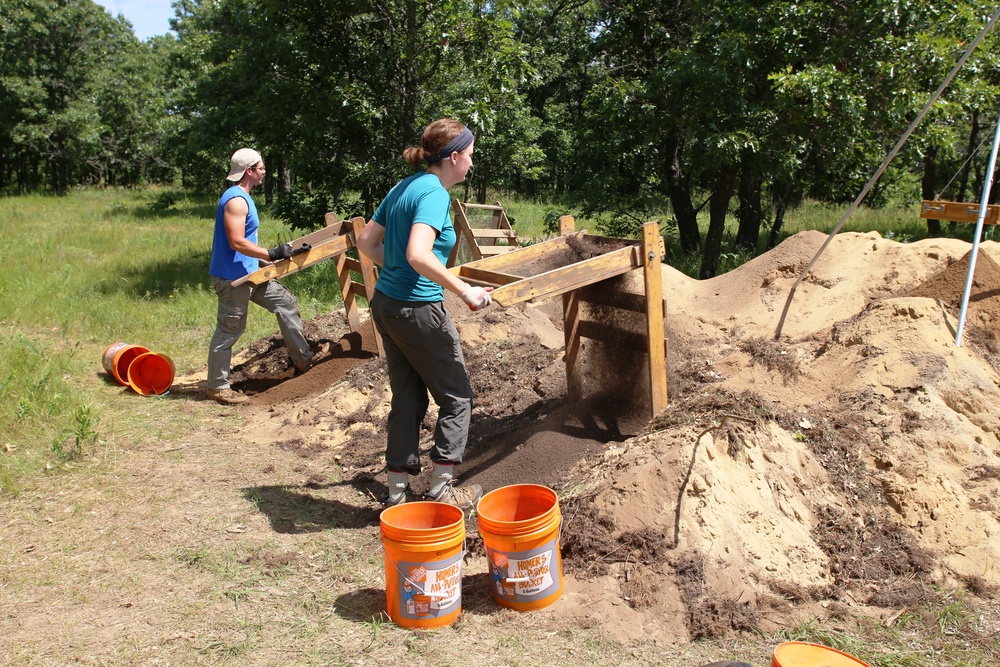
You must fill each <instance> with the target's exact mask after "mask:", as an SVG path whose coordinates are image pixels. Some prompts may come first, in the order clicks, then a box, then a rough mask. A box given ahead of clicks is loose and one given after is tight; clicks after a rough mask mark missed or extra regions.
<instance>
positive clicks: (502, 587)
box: [476, 484, 563, 611]
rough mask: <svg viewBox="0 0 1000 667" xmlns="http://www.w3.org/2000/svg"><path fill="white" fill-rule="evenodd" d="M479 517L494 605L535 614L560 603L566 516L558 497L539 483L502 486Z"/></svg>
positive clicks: (484, 499) (479, 510)
mask: <svg viewBox="0 0 1000 667" xmlns="http://www.w3.org/2000/svg"><path fill="white" fill-rule="evenodd" d="M476 514H477V516H478V521H479V534H480V535H481V536H482V538H483V546H484V547H485V549H486V560H487V562H488V564H489V567H490V581H491V587H492V592H493V599H494V600H495V601H496V603H497V604H498V605H500V606H501V607H507V608H509V609H516V610H517V611H531V610H534V609H542V608H543V607H547V606H549V605H550V604H552V603H553V602H555V601H556V600H558V599H559V596H560V595H562V589H563V577H562V555H561V554H560V552H559V529H560V527H561V525H562V516H561V515H560V513H559V499H558V497H557V496H556V492H555V491H553V490H552V489H550V488H548V487H547V486H540V485H538V484H513V485H511V486H504V487H501V488H499V489H496V490H494V491H490V492H489V493H487V494H486V495H485V496H483V497H482V499H481V500H480V501H479V505H478V507H477V508H476Z"/></svg>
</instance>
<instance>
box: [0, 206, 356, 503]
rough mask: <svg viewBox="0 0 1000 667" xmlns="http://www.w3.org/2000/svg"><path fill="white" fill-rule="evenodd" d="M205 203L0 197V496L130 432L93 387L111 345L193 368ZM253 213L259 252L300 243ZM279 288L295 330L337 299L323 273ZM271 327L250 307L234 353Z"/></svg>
mask: <svg viewBox="0 0 1000 667" xmlns="http://www.w3.org/2000/svg"><path fill="white" fill-rule="evenodd" d="M165 200H166V201H169V202H171V203H170V204H169V205H168V206H162V205H160V206H158V205H157V203H158V202H160V203H162V202H163V201H165ZM215 205H216V198H214V197H202V198H198V197H187V196H184V195H176V194H174V195H173V196H171V197H169V198H164V197H163V192H162V191H157V190H145V191H125V190H79V191H75V192H73V193H71V194H69V195H67V196H65V197H54V196H43V195H34V196H20V197H9V198H0V229H2V231H3V235H4V243H3V244H2V246H0V262H2V265H3V266H4V267H5V268H6V271H4V272H3V273H2V274H0V493H4V492H12V491H16V490H17V489H18V488H19V481H18V480H20V479H22V478H23V477H24V476H25V475H29V474H31V472H32V471H39V470H45V469H46V468H49V469H51V468H52V467H53V466H58V464H60V463H62V462H65V461H67V460H72V459H77V458H80V457H81V456H83V455H84V454H85V453H86V451H87V449H88V448H93V447H95V446H96V445H97V444H98V443H99V442H104V443H107V442H110V441H112V440H114V438H115V436H116V435H117V434H119V433H124V432H127V430H128V429H129V428H134V424H133V423H130V422H129V412H130V411H131V410H130V408H127V407H125V406H124V405H123V403H122V400H121V399H124V400H125V401H131V400H133V397H132V396H129V395H128V394H127V393H125V394H123V393H121V392H120V391H117V390H115V388H114V387H109V386H108V384H107V382H106V381H104V378H103V373H102V370H103V369H102V366H101V358H102V354H103V351H104V349H106V348H107V347H108V346H109V345H111V344H113V343H117V342H127V343H133V344H138V345H142V346H144V347H147V348H149V349H151V350H154V351H156V352H159V353H162V354H166V355H167V356H169V357H170V358H171V359H172V360H173V361H174V364H175V366H176V367H177V371H178V373H179V374H185V373H190V372H193V371H196V370H198V369H201V368H204V365H205V358H206V355H207V346H208V340H209V338H210V337H211V333H212V331H213V329H214V326H215V311H216V297H215V293H214V291H213V290H212V289H211V285H210V280H209V277H208V273H207V271H208V260H209V253H210V249H211V243H212V227H213V224H214V217H215ZM261 208H262V216H261V218H262V221H261V239H260V240H261V243H262V244H263V245H274V244H276V243H278V242H280V241H285V240H290V239H292V238H294V237H295V236H297V235H298V234H296V233H294V232H293V231H292V230H291V229H289V228H287V227H286V226H285V225H283V224H281V223H280V222H279V221H277V220H274V219H272V218H271V217H270V216H269V215H268V214H267V213H266V212H265V211H263V208H264V207H263V206H262V207H261ZM284 282H285V284H287V285H288V286H289V287H290V288H291V289H292V291H293V292H294V293H295V294H296V295H297V297H298V298H299V306H300V309H301V311H302V315H303V317H304V318H310V317H313V316H315V315H316V314H319V313H322V312H329V311H331V310H333V308H335V307H336V306H337V305H338V303H339V302H340V300H341V299H340V290H339V284H338V282H337V276H336V268H335V266H334V263H333V262H324V263H323V264H320V265H316V266H314V267H310V268H309V269H307V270H305V271H301V272H299V273H298V274H295V275H293V276H290V277H289V279H287V280H286V281H284ZM276 329H277V324H276V321H275V318H274V317H273V316H272V315H271V314H269V313H267V312H266V311H264V310H263V309H261V308H251V309H250V316H249V321H248V326H247V332H246V334H244V336H243V338H242V339H241V340H240V342H239V343H238V345H237V348H239V347H242V346H245V345H248V344H250V343H251V342H253V341H254V340H257V339H259V338H261V337H264V336H267V335H270V334H271V333H273V332H274V331H276ZM136 397H137V396H136ZM137 398H140V399H141V397H137ZM155 404H156V401H155V399H153V401H147V402H146V405H145V406H144V409H150V408H151V407H152V406H155ZM131 409H134V405H132V406H131ZM152 409H155V408H152Z"/></svg>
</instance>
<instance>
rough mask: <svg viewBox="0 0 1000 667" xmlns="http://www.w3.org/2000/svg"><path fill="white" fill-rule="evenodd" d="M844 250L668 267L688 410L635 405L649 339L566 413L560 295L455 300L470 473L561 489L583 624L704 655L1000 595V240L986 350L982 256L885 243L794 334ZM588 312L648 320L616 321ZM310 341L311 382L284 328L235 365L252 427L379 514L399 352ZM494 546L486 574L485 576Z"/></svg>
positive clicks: (673, 355) (366, 341) (948, 243)
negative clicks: (469, 406)
mask: <svg viewBox="0 0 1000 667" xmlns="http://www.w3.org/2000/svg"><path fill="white" fill-rule="evenodd" d="M825 238H826V237H825V235H822V234H820V233H815V232H805V233H801V234H798V235H796V236H794V237H792V238H790V239H788V240H787V241H785V242H784V243H783V244H781V245H780V246H779V247H778V248H776V249H774V250H773V251H771V252H769V253H767V254H765V255H763V256H761V257H758V258H756V259H755V260H753V261H752V262H750V263H748V264H746V265H744V266H743V267H741V268H739V269H737V270H735V271H732V272H730V273H727V274H725V275H722V276H719V277H716V278H713V279H711V280H705V281H696V280H692V279H690V278H688V277H686V276H684V275H683V274H680V273H679V272H677V271H675V270H674V269H672V268H670V267H668V266H664V267H663V269H662V272H663V284H664V298H665V300H666V303H667V330H666V331H665V335H666V337H667V340H668V377H669V380H668V381H669V393H670V403H669V406H668V407H667V409H666V410H665V411H664V412H663V413H661V414H659V415H656V416H655V417H654V418H652V419H650V418H649V415H648V414H645V413H644V407H643V403H642V401H643V391H645V390H644V389H640V390H639V391H636V390H635V388H636V387H640V388H641V387H642V384H641V382H640V380H641V379H642V376H643V364H644V363H645V362H644V359H645V357H644V355H643V354H642V353H641V351H638V352H637V351H636V350H635V349H621V348H622V347H624V346H617V347H616V346H615V345H613V344H612V345H611V346H607V345H598V344H596V343H592V342H589V341H588V342H585V345H584V350H585V352H584V359H585V362H584V363H585V374H586V377H587V382H586V384H585V386H586V394H587V397H586V400H585V401H583V402H582V403H581V404H579V405H573V404H570V403H569V402H568V401H567V400H566V382H565V369H564V366H563V363H564V362H563V358H562V348H563V334H562V331H561V326H562V324H561V310H560V308H561V305H560V301H559V300H558V299H553V300H550V301H547V302H544V303H542V304H539V305H537V306H528V305H525V306H518V307H513V308H507V309H499V308H491V309H487V310H485V311H482V312H477V313H472V312H470V311H468V310H467V309H466V308H465V307H464V305H462V304H461V302H459V301H457V300H455V299H451V298H449V300H448V302H447V305H448V308H449V310H450V312H451V313H452V315H453V317H454V318H455V321H456V324H457V326H458V328H459V331H460V333H461V336H462V339H463V344H464V349H465V353H466V357H467V361H468V366H469V372H470V376H471V377H472V381H473V385H474V388H475V391H476V405H475V409H474V416H473V422H472V429H471V436H470V442H469V447H468V451H467V457H466V461H465V463H464V464H463V465H462V466H461V468H460V470H459V474H460V475H461V481H462V482H470V481H474V482H478V483H480V484H482V485H483V486H484V488H485V489H486V490H487V491H488V490H491V489H494V488H497V487H499V486H503V485H505V484H512V483H521V482H533V483H541V484H547V485H550V486H552V487H554V488H555V489H556V490H557V491H559V493H560V499H561V500H560V503H561V506H562V511H563V516H564V519H565V524H564V527H563V551H564V559H565V560H564V568H565V571H566V574H567V576H568V577H569V579H570V581H569V583H568V585H567V586H566V589H565V592H564V595H563V597H562V599H560V600H559V602H557V603H556V607H557V611H558V613H559V614H560V616H561V617H563V618H565V619H569V622H576V623H578V624H579V625H580V626H581V627H593V625H594V624H595V623H597V624H599V625H601V626H602V627H603V628H604V629H606V630H607V631H608V632H610V633H612V634H613V635H615V636H616V637H619V638H621V639H631V638H654V637H656V638H661V639H666V640H670V641H677V642H686V641H690V640H691V639H694V638H699V637H721V636H726V635H728V634H730V633H732V632H735V631H741V630H746V629H751V628H753V627H761V628H764V629H765V630H767V629H773V628H777V627H779V626H782V625H786V624H792V623H796V622H798V621H800V620H803V619H808V618H814V617H817V616H819V617H825V616H836V615H837V614H839V613H843V612H844V610H845V608H850V609H851V611H852V613H871V614H873V615H888V614H890V613H893V612H896V611H898V610H899V609H901V608H911V609H912V608H915V607H917V606H919V605H920V603H921V601H922V600H923V599H925V598H926V596H928V595H929V592H930V591H931V590H932V589H933V588H934V587H940V586H956V585H960V586H965V587H966V588H968V589H969V590H970V591H971V592H972V593H975V594H977V595H989V594H990V593H991V592H992V591H994V590H995V588H996V586H997V585H998V584H1000V573H998V572H997V571H996V569H995V568H994V567H992V564H993V563H996V562H997V561H998V559H1000V541H998V540H996V539H995V535H996V534H997V532H998V531H1000V499H998V498H1000V473H998V471H1000V441H998V433H1000V410H998V408H997V407H996V406H997V405H998V404H1000V391H998V385H1000V375H998V368H1000V366H997V359H998V358H1000V356H998V343H997V338H996V333H995V327H996V323H997V321H998V317H1000V298H998V297H1000V291H998V290H1000V268H998V267H997V264H996V263H995V261H994V259H993V258H994V257H1000V249H998V247H997V245H996V244H994V243H992V242H987V243H985V244H983V246H982V252H981V254H980V256H979V258H978V261H977V273H976V276H977V277H976V281H975V283H974V285H973V292H972V297H971V301H970V307H969V318H968V321H967V323H966V329H965V341H966V344H965V345H963V346H962V347H957V346H956V345H955V331H956V328H957V322H958V312H959V310H958V309H959V305H960V299H961V294H962V289H963V287H964V283H965V274H966V270H967V268H968V263H969V255H968V253H969V248H970V246H969V244H967V243H964V242H961V241H956V240H927V241H922V242H919V243H913V244H899V243H896V242H894V241H889V240H886V239H883V238H881V237H880V236H879V235H878V234H876V233H870V234H854V233H850V234H841V235H840V236H838V237H837V238H836V239H835V240H834V241H833V242H832V243H831V245H830V246H829V247H828V248H827V250H826V252H825V254H824V255H823V257H822V258H821V259H820V260H819V261H818V262H817V264H816V265H815V266H814V267H813V270H812V271H811V273H810V274H809V276H808V277H807V278H806V279H805V280H804V281H803V282H802V283H801V284H800V285H799V287H798V289H797V292H796V294H795V297H794V299H793V301H792V303H791V306H790V308H789V311H788V316H787V318H786V320H785V322H784V323H783V326H782V329H781V336H780V338H778V339H777V340H775V333H776V331H777V330H778V323H779V318H780V316H781V313H782V309H783V308H784V306H785V302H786V298H787V297H788V294H789V290H790V288H791V286H792V284H793V283H794V281H795V279H796V278H797V276H798V275H799V272H800V271H801V270H802V269H803V268H804V267H805V266H806V264H807V263H808V262H809V261H810V260H811V259H812V257H813V255H814V254H815V252H816V251H817V250H818V249H819V247H820V246H821V244H822V243H823V241H824V240H825ZM602 288H605V289H609V290H624V291H632V292H634V293H641V290H642V281H641V277H638V278H637V277H635V276H630V277H627V278H626V279H623V280H621V281H618V282H617V283H616V284H614V285H612V284H602ZM588 316H589V317H591V318H592V319H594V320H596V321H598V322H600V323H602V324H604V325H606V326H608V327H612V328H615V329H622V330H625V331H630V330H632V329H633V328H634V326H635V324H634V322H632V323H630V322H629V321H628V317H626V316H623V315H620V314H618V313H617V311H615V309H611V310H610V311H606V312H603V311H602V312H599V311H597V310H595V311H594V312H591V313H589V314H588ZM310 327H311V329H310V332H309V333H310V337H311V338H312V339H313V341H314V342H320V341H322V340H324V339H326V341H325V342H326V343H327V344H328V348H329V349H327V350H326V351H325V352H324V356H323V358H322V360H321V361H320V363H319V364H318V365H317V366H315V367H314V368H313V369H311V370H310V371H308V372H307V373H305V374H303V375H301V376H297V377H296V376H294V375H293V374H292V373H291V372H290V371H289V370H288V369H289V363H288V360H287V355H285V352H284V349H283V348H282V346H281V344H280V339H279V340H270V341H261V342H260V343H258V344H257V345H255V346H254V348H253V349H251V350H250V353H249V357H250V358H249V359H248V360H247V361H245V362H244V363H243V364H242V365H240V366H238V367H237V368H236V369H235V373H236V376H237V379H238V382H237V386H238V387H239V388H241V389H243V390H244V391H246V392H247V393H249V394H252V396H253V402H252V407H251V408H250V409H248V410H247V413H246V414H247V420H246V426H245V428H244V431H243V433H242V437H243V439H244V440H245V441H248V442H253V443H258V444H259V445H261V446H265V445H271V444H276V445H278V446H279V447H282V448H285V449H289V450H294V451H297V452H299V454H300V455H301V456H303V457H320V458H324V459H328V460H335V461H337V462H338V463H339V464H340V465H341V466H342V468H343V470H344V474H345V476H346V477H347V478H348V479H349V480H350V481H351V483H352V484H354V485H355V486H357V487H358V488H361V489H364V490H366V491H367V492H368V493H367V497H368V498H369V500H370V503H369V505H370V507H369V508H370V509H371V511H372V512H374V511H376V510H377V508H378V504H377V501H376V498H381V497H382V495H384V493H385V476H384V472H383V470H382V465H383V464H382V453H383V448H384V438H385V417H386V413H387V411H388V404H389V403H388V402H389V392H388V387H387V383H386V374H385V371H384V367H383V362H382V361H381V360H380V359H378V358H377V357H375V356H373V351H374V349H375V348H374V342H373V339H372V338H371V336H372V331H371V329H370V327H368V328H365V329H364V330H363V331H362V332H361V333H360V334H351V335H348V336H345V337H343V338H341V337H339V336H338V335H337V332H338V331H343V327H342V325H340V328H339V329H338V324H337V317H336V316H329V318H321V319H320V320H315V321H313V322H312V323H310ZM623 340H625V339H623ZM435 413H436V410H435V408H434V406H433V405H432V406H431V410H430V411H429V413H428V418H427V419H426V420H425V423H424V427H425V435H426V436H427V440H429V437H430V434H431V431H432V429H433V418H434V416H435ZM427 440H425V443H426V442H427ZM422 484H426V480H417V482H416V484H415V485H414V487H415V490H417V491H418V492H419V491H422V490H423V486H422ZM470 529H471V530H474V526H470ZM472 546H473V555H472V556H471V557H470V560H469V563H468V567H469V568H470V573H473V574H474V573H475V572H476V571H477V568H479V569H480V570H482V571H484V572H485V562H484V559H483V558H482V557H481V550H479V551H478V552H477V549H476V545H475V541H474V540H473V545H472ZM984 564H985V565H984ZM677 619H684V621H685V622H684V623H678V622H677Z"/></svg>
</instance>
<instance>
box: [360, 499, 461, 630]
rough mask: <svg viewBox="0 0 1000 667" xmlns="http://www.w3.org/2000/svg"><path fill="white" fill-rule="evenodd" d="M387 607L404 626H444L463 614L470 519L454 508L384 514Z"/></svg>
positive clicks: (422, 506)
mask: <svg viewBox="0 0 1000 667" xmlns="http://www.w3.org/2000/svg"><path fill="white" fill-rule="evenodd" d="M379 524H380V526H381V533H382V551H383V553H384V560H385V606H386V611H387V612H388V614H389V618H391V619H392V620H393V622H394V623H396V624H397V625H401V626H402V627H404V628H438V627H441V626H444V625H448V624H450V623H452V622H454V621H455V619H457V618H458V615H459V614H460V613H461V612H462V558H463V557H464V556H465V550H464V548H463V545H464V544H465V516H464V515H463V514H462V510H461V509H460V508H458V507H455V506H454V505H448V504H446V503H435V502H416V503H403V504H402V505H396V506H395V507H389V508H387V509H385V510H383V511H382V514H381V515H380V516H379Z"/></svg>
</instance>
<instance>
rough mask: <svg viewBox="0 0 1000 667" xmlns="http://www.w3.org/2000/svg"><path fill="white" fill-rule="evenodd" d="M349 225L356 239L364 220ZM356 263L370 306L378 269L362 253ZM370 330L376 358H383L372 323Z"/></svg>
mask: <svg viewBox="0 0 1000 667" xmlns="http://www.w3.org/2000/svg"><path fill="white" fill-rule="evenodd" d="M350 224H351V227H352V228H353V229H352V236H353V237H354V238H357V237H358V236H359V235H360V234H361V231H362V230H363V229H364V228H365V219H364V218H362V217H361V216H357V217H355V218H352V219H351V223H350ZM358 263H359V264H360V265H361V271H360V273H361V281H362V282H361V284H362V287H363V288H364V292H365V299H366V300H367V301H368V303H369V304H370V303H371V302H372V297H373V296H375V283H376V281H377V280H378V269H376V268H375V263H374V262H373V261H372V260H371V259H369V258H368V256H367V255H365V254H364V253H363V252H359V253H358ZM369 319H370V318H369ZM371 328H372V334H373V335H374V336H375V347H376V349H377V351H378V356H380V357H382V358H385V346H384V345H383V343H382V336H380V335H379V333H378V331H376V330H375V323H374V322H371Z"/></svg>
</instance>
